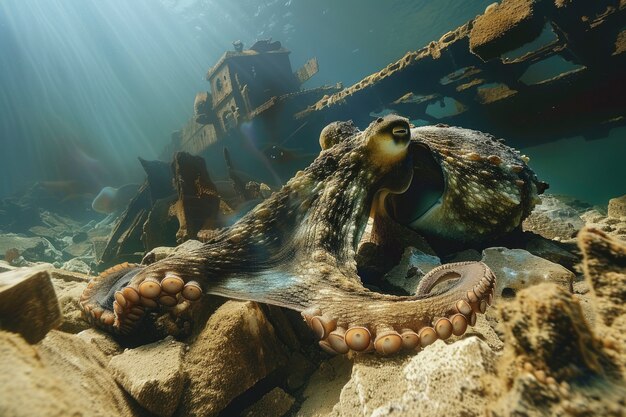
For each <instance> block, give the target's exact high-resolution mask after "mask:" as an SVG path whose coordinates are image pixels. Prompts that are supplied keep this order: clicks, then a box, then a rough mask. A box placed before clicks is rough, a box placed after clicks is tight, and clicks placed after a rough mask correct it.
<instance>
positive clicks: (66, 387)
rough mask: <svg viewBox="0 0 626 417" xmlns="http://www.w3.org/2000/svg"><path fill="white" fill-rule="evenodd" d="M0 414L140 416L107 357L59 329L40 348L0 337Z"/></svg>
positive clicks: (13, 337) (15, 337)
mask: <svg viewBox="0 0 626 417" xmlns="http://www.w3.org/2000/svg"><path fill="white" fill-rule="evenodd" d="M0 354H1V355H2V357H3V358H10V360H2V361H0V386H1V387H2V395H0V414H1V415H3V416H11V417H30V416H47V417H64V416H94V417H106V416H113V415H114V416H120V417H131V416H134V415H136V413H134V412H133V409H132V408H133V406H132V405H131V404H130V403H129V399H128V397H127V396H126V395H125V393H124V391H123V390H122V389H121V388H120V387H119V386H118V385H117V384H116V383H115V380H114V379H113V377H112V376H111V375H110V374H109V373H108V371H107V370H106V369H105V364H106V361H107V360H106V357H105V356H104V355H103V354H102V353H100V352H99V351H98V350H97V349H94V348H93V347H92V346H90V345H89V344H87V343H86V342H84V341H82V340H80V339H78V338H76V337H75V336H73V335H68V334H65V333H63V332H59V331H56V330H52V331H50V333H48V335H47V336H46V338H45V339H43V340H42V341H41V343H40V344H39V345H36V346H32V345H28V344H27V343H26V342H25V341H24V339H22V338H21V337H20V336H18V335H16V334H13V333H8V332H0Z"/></svg>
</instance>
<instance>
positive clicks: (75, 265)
mask: <svg viewBox="0 0 626 417" xmlns="http://www.w3.org/2000/svg"><path fill="white" fill-rule="evenodd" d="M61 269H65V270H66V271H70V272H80V273H81V274H89V273H90V272H91V268H90V267H89V265H87V264H86V263H85V262H84V261H82V260H81V259H78V258H74V259H70V260H69V261H67V262H65V263H64V264H63V266H61Z"/></svg>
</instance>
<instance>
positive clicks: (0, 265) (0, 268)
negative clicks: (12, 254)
mask: <svg viewBox="0 0 626 417" xmlns="http://www.w3.org/2000/svg"><path fill="white" fill-rule="evenodd" d="M14 269H17V266H13V265H11V264H10V263H8V262H7V261H2V260H0V272H6V271H13V270H14Z"/></svg>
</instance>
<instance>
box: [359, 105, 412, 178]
mask: <svg viewBox="0 0 626 417" xmlns="http://www.w3.org/2000/svg"><path fill="white" fill-rule="evenodd" d="M363 135H364V139H365V141H366V142H365V146H366V147H367V149H368V150H369V152H370V155H371V157H370V162H372V163H374V164H375V165H377V166H391V165H393V164H395V163H397V162H398V161H399V160H403V159H405V158H406V156H407V152H408V147H409V142H410V140H411V128H410V126H409V121H408V119H406V118H404V117H400V116H397V115H395V114H390V115H387V116H385V117H379V118H378V119H376V120H375V121H374V122H372V123H371V124H370V125H369V127H368V128H367V129H366V130H365V131H364V132H363Z"/></svg>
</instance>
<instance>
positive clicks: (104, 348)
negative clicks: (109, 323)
mask: <svg viewBox="0 0 626 417" xmlns="http://www.w3.org/2000/svg"><path fill="white" fill-rule="evenodd" d="M76 337H78V338H80V339H82V340H84V341H85V342H87V343H90V344H92V345H94V346H95V347H97V348H98V349H100V351H101V352H102V353H104V354H105V355H106V356H108V357H111V356H115V355H119V354H120V353H122V350H123V349H122V347H121V346H120V345H119V343H117V342H116V341H115V339H113V336H111V334H110V333H106V332H104V331H102V330H99V329H96V328H94V327H91V328H89V329H86V330H83V331H82V332H79V333H77V334H76Z"/></svg>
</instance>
